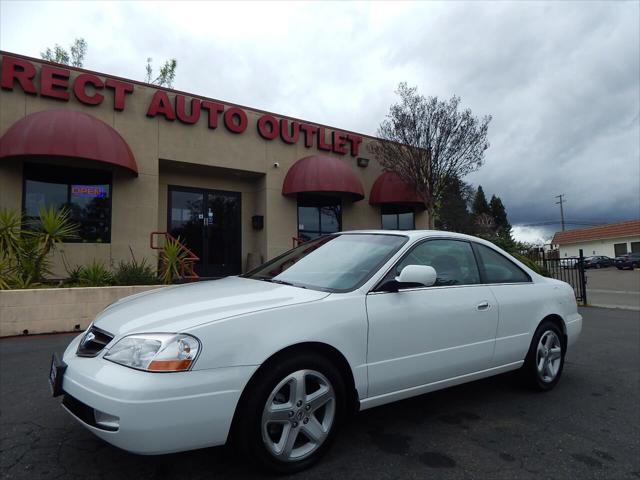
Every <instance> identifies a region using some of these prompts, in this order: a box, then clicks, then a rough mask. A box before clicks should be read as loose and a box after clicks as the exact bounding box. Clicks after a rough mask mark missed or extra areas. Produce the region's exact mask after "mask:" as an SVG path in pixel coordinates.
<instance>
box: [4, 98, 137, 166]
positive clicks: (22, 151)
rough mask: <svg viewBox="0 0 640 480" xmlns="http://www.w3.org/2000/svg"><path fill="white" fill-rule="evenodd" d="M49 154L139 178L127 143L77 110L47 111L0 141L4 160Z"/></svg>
mask: <svg viewBox="0 0 640 480" xmlns="http://www.w3.org/2000/svg"><path fill="white" fill-rule="evenodd" d="M24 155H48V156H61V157H74V158H83V159H87V160H95V161H96V162H103V163H109V164H111V165H117V166H119V167H123V168H126V169H127V170H130V171H132V172H133V173H135V174H136V175H138V165H136V161H135V158H134V157H133V153H131V149H130V148H129V145H127V142H125V141H124V139H123V138H122V137H121V136H120V134H119V133H118V132H116V131H115V130H114V129H113V128H111V127H110V126H109V125H107V124H106V123H104V122H103V121H102V120H98V119H97V118H95V117H92V116H91V115H87V114H86V113H82V112H78V111H75V110H46V111H43V112H37V113H32V114H30V115H27V116H26V117H24V118H23V119H21V120H18V121H17V122H16V123H14V124H13V125H12V126H11V127H10V128H9V129H8V130H7V131H6V133H5V134H4V135H3V136H2V138H0V158H4V157H16V156H24Z"/></svg>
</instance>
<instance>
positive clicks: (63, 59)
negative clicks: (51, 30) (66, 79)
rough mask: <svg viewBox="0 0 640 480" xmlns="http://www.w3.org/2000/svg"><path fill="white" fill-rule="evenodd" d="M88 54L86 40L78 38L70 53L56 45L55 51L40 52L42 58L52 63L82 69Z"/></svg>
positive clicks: (48, 49)
mask: <svg viewBox="0 0 640 480" xmlns="http://www.w3.org/2000/svg"><path fill="white" fill-rule="evenodd" d="M86 54H87V42H86V41H85V39H84V38H76V39H75V41H74V42H73V45H71V47H69V51H67V50H65V49H64V48H62V47H61V46H60V45H58V44H57V43H56V44H55V46H54V47H53V49H51V48H47V49H46V50H45V51H44V52H40V57H41V58H43V59H44V60H49V61H50V62H56V63H62V64H64V65H71V66H74V67H82V65H83V64H84V57H85V55H86Z"/></svg>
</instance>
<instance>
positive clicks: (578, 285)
mask: <svg viewBox="0 0 640 480" xmlns="http://www.w3.org/2000/svg"><path fill="white" fill-rule="evenodd" d="M552 253H553V252H552ZM527 256H528V257H529V258H530V259H531V260H532V261H534V262H535V263H536V264H537V265H538V266H539V267H540V268H541V269H542V271H543V273H544V275H545V276H547V277H551V278H556V279H558V280H562V281H563V282H567V283H568V284H569V285H571V286H572V287H573V291H574V292H575V294H576V300H577V301H578V302H581V303H582V304H583V305H586V304H587V277H586V275H585V268H584V255H583V253H582V250H580V255H579V256H578V257H565V258H559V257H558V256H557V255H553V254H551V255H550V254H548V253H545V251H544V250H542V249H541V250H540V251H531V252H528V253H527Z"/></svg>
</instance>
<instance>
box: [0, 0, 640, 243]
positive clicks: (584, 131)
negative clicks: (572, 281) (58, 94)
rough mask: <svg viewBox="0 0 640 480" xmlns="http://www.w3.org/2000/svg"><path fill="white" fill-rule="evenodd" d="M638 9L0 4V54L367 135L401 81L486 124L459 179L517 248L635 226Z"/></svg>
mask: <svg viewBox="0 0 640 480" xmlns="http://www.w3.org/2000/svg"><path fill="white" fill-rule="evenodd" d="M639 25H640V3H639V2H635V1H633V2H603V3H597V2H584V3H580V2H571V3H570V2H562V3H559V2H554V3H546V2H531V3H521V2H518V3H516V2H513V3H510V2H473V3H465V2H448V3H437V2H420V3H400V2H393V3H383V2H375V3H355V2H354V3H337V2H326V3H302V2H301V3H293V2H287V3H267V2H263V3H247V2H238V3H235V4H225V3H203V2H197V3H188V2H180V3H170V2H162V3H151V2H141V3H121V2H113V3H99V2H83V3H65V2H45V3H37V2H16V1H10V2H6V1H3V2H1V3H0V48H1V49H2V50H6V51H10V52H17V53H22V54H25V55H30V56H34V57H38V56H39V53H40V51H41V50H44V49H45V48H46V47H47V46H53V44H54V43H60V44H61V45H63V46H68V45H69V44H71V43H72V42H73V39H74V38H76V37H84V38H85V39H86V40H87V42H88V44H89V52H88V55H87V57H86V60H85V66H86V67H87V68H89V69H92V70H98V71H102V72H106V73H111V74H114V75H119V76H123V77H129V78H135V79H140V80H142V79H143V78H144V65H145V61H146V58H147V57H153V58H154V59H155V60H156V64H159V63H161V62H162V61H163V60H165V59H167V58H170V57H176V58H177V59H178V71H177V77H176V82H175V87H176V88H178V89H180V90H185V91H188V92H193V93H195V94H200V95H205V96H210V97H214V98H218V99H221V100H226V101H229V102H234V103H239V104H243V105H247V106H252V107H256V108H259V109H264V110H269V111H273V112H276V113H279V114H285V115H291V116H294V117H299V118H303V119H306V120H309V121H313V122H318V123H325V124H329V125H333V126H336V127H339V128H343V129H348V130H354V131H357V132H362V133H366V134H375V132H376V129H377V126H378V124H379V123H380V121H381V120H382V119H383V118H384V115H385V114H386V112H387V110H388V107H389V105H390V104H391V103H392V102H393V101H394V100H395V94H394V90H395V88H396V87H397V84H398V82H400V81H406V82H408V83H409V84H410V85H417V86H418V88H419V90H420V92H421V93H423V94H425V95H437V96H440V97H450V96H451V95H452V94H456V95H459V96H461V97H462V102H463V104H464V105H465V106H468V107H470V108H471V109H472V110H473V111H474V113H475V114H477V115H485V114H490V115H492V116H493V122H492V123H491V126H490V129H489V138H490V141H491V147H490V149H489V150H488V151H487V153H486V163H485V165H484V166H483V167H482V169H480V170H479V171H478V172H476V173H474V174H472V175H470V176H469V177H468V178H467V179H466V180H467V181H470V182H472V183H473V184H474V185H476V186H477V185H478V184H481V185H482V186H483V188H484V190H485V192H486V193H487V194H488V195H491V194H492V193H495V194H497V195H499V196H500V197H501V198H502V200H503V202H504V203H505V205H506V207H507V211H508V214H509V218H510V220H511V222H512V224H514V225H520V227H519V228H517V229H516V233H517V235H518V237H520V238H522V239H536V238H538V237H540V238H548V236H549V233H550V232H552V231H554V230H556V229H559V226H558V225H551V226H547V227H543V228H539V227H527V226H526V225H530V224H539V223H541V222H548V221H553V220H557V219H558V218H559V209H558V206H557V205H555V203H554V202H555V199H554V196H555V195H557V194H560V193H564V194H566V198H567V204H566V206H565V215H566V217H567V219H568V220H569V221H570V222H571V221H572V222H578V221H581V222H613V221H617V220H624V219H630V218H638V217H640V123H639V122H640V60H639V59H640V51H639V48H640V26H639Z"/></svg>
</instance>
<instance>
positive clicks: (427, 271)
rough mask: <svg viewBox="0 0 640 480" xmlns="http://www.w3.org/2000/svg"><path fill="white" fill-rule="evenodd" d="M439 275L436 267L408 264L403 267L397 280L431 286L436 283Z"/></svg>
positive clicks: (402, 282) (401, 282)
mask: <svg viewBox="0 0 640 480" xmlns="http://www.w3.org/2000/svg"><path fill="white" fill-rule="evenodd" d="M437 278H438V275H437V273H436V269H435V268H433V267H430V266H428V265H407V266H406V267H404V268H403V269H402V271H401V272H400V275H398V276H397V277H396V280H397V281H398V282H399V283H400V284H401V285H402V284H404V283H410V284H418V285H422V286H424V287H430V286H431V285H433V284H434V283H436V279H437Z"/></svg>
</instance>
